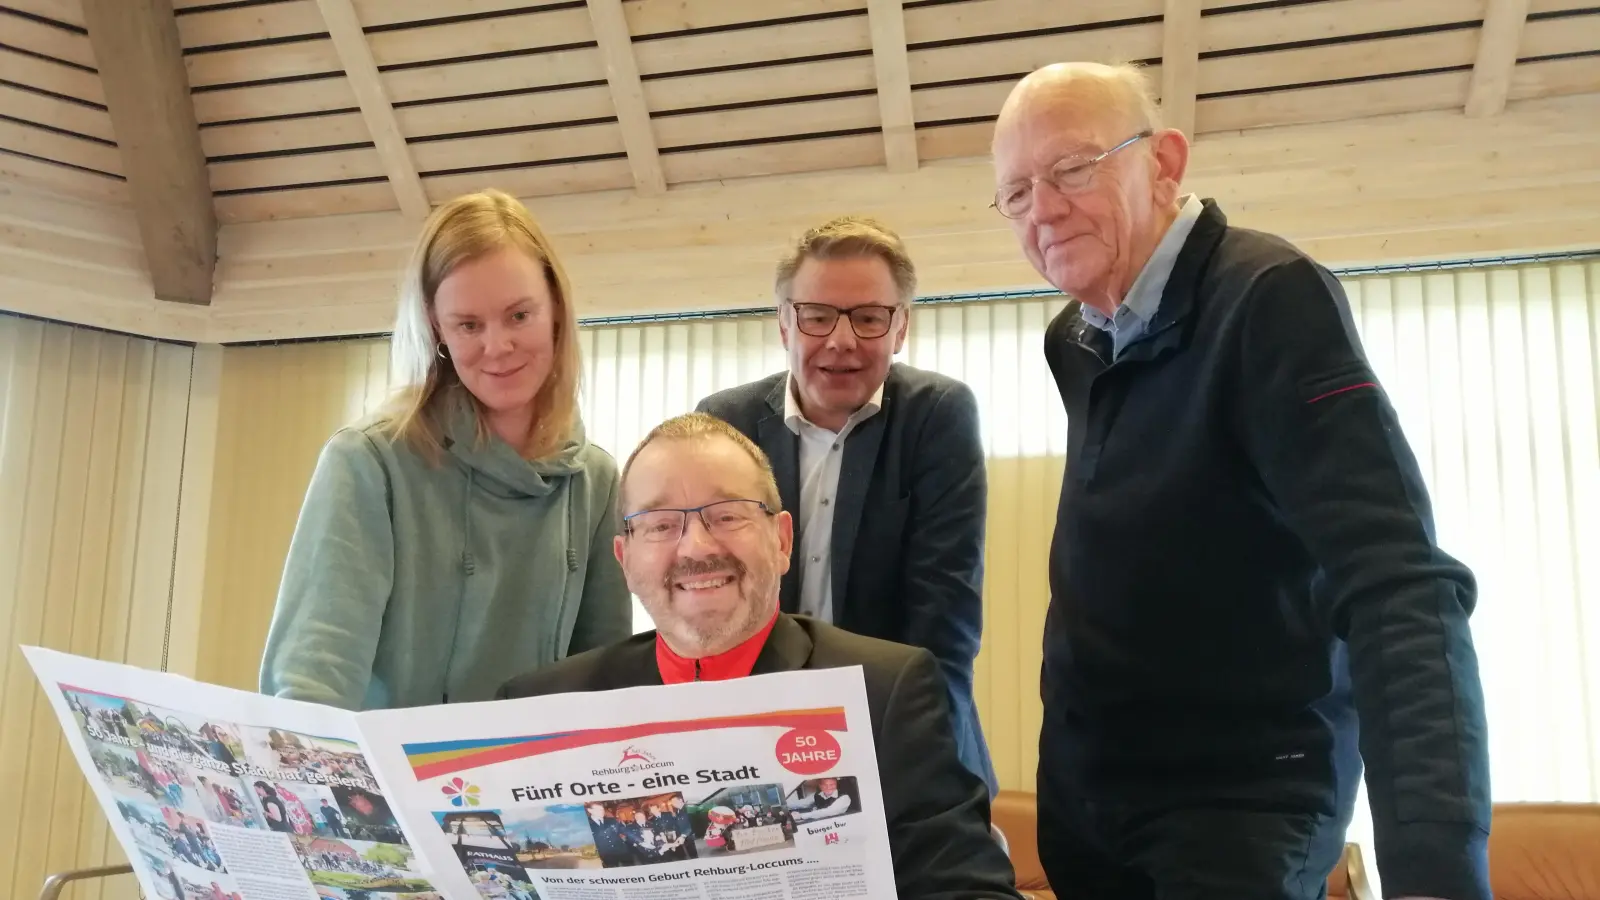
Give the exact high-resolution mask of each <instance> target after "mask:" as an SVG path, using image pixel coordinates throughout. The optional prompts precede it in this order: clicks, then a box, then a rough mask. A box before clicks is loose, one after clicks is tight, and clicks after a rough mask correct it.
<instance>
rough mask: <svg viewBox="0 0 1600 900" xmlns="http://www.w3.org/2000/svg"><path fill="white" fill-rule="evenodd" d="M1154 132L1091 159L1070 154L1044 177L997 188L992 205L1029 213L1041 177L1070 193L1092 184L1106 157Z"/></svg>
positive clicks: (1006, 212)
mask: <svg viewBox="0 0 1600 900" xmlns="http://www.w3.org/2000/svg"><path fill="white" fill-rule="evenodd" d="M1152 134H1155V132H1154V131H1151V130H1150V129H1148V128H1147V129H1145V130H1144V131H1141V132H1139V133H1138V134H1136V135H1134V136H1133V137H1131V138H1128V139H1127V140H1125V141H1123V142H1122V143H1120V144H1118V145H1116V146H1115V147H1112V148H1111V149H1110V150H1107V151H1106V152H1104V153H1101V154H1098V155H1096V156H1091V157H1089V158H1088V159H1084V158H1082V157H1077V156H1069V157H1067V158H1066V159H1063V160H1061V161H1060V162H1058V163H1056V164H1055V165H1054V166H1052V167H1051V168H1050V174H1049V175H1047V176H1045V177H1043V178H1029V179H1026V180H1024V181H1013V182H1011V183H1010V184H1002V185H1001V186H1000V187H999V188H998V189H997V190H996V191H995V192H994V202H993V203H990V204H989V207H990V208H991V209H995V210H999V212H1000V215H1002V216H1005V217H1006V218H1008V219H1020V218H1022V217H1023V216H1025V215H1027V214H1028V210H1030V209H1033V186H1034V185H1036V184H1038V183H1039V182H1041V181H1043V182H1047V183H1049V185H1050V186H1051V187H1053V188H1055V189H1056V193H1058V194H1062V195H1064V196H1068V197H1070V196H1072V195H1073V194H1076V193H1077V192H1078V191H1081V190H1083V189H1084V188H1086V187H1088V186H1089V183H1090V182H1091V181H1093V180H1094V170H1095V167H1096V166H1098V165H1099V164H1100V163H1101V162H1102V161H1104V160H1105V158H1106V157H1108V156H1110V155H1111V154H1113V153H1115V152H1117V151H1118V150H1121V149H1122V148H1124V147H1131V146H1133V145H1134V144H1137V143H1138V142H1140V141H1142V140H1144V139H1145V138H1147V137H1150V136H1151V135H1152Z"/></svg>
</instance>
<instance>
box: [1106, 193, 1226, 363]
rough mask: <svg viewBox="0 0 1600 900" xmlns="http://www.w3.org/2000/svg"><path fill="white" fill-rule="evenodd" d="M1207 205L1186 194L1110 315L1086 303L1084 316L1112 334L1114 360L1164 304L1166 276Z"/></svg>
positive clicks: (1142, 332)
mask: <svg viewBox="0 0 1600 900" xmlns="http://www.w3.org/2000/svg"><path fill="white" fill-rule="evenodd" d="M1204 209H1205V206H1204V205H1203V204H1202V203H1201V202H1200V198H1199V197H1198V196H1196V195H1194V194H1189V195H1188V196H1187V197H1185V198H1184V201H1183V206H1181V207H1180V208H1179V209H1178V217H1177V218H1176V219H1173V220H1172V225H1171V227H1169V228H1168V229H1167V233H1166V234H1165V235H1163V236H1162V238H1161V243H1159V244H1157V245H1156V250H1155V252H1154V253H1152V254H1150V260H1149V262H1146V263H1145V264H1144V268H1143V269H1141V270H1140V271H1139V277H1138V278H1136V279H1134V281H1133V287H1131V288H1129V289H1128V296H1126V297H1124V298H1122V303H1121V304H1119V305H1118V306H1117V312H1116V314H1115V315H1114V316H1111V317H1109V318H1107V316H1106V314H1105V313H1103V312H1101V311H1100V310H1098V309H1095V308H1094V307H1092V306H1089V305H1088V304H1084V306H1083V320H1084V321H1085V322H1088V323H1089V324H1090V325H1093V326H1094V327H1096V328H1098V329H1100V330H1101V331H1104V332H1107V333H1109V334H1110V335H1111V358H1112V359H1113V360H1115V359H1116V358H1117V357H1119V356H1121V355H1122V351H1123V350H1125V349H1127V348H1128V346H1129V345H1130V344H1132V343H1133V342H1134V341H1137V340H1138V339H1139V338H1140V337H1141V336H1142V335H1143V334H1144V330H1145V329H1146V328H1147V327H1149V325H1150V320H1151V319H1154V318H1155V317H1156V311H1157V310H1159V309H1160V308H1161V295H1162V294H1163V293H1165V292H1166V290H1167V279H1168V278H1171V277H1172V267H1173V266H1174V265H1176V264H1177V262H1178V252H1179V251H1180V250H1182V249H1183V245H1184V242H1186V241H1187V240H1188V239H1189V232H1190V231H1193V230H1194V223H1195V222H1197V221H1199V220H1200V213H1201V211H1202V210H1204Z"/></svg>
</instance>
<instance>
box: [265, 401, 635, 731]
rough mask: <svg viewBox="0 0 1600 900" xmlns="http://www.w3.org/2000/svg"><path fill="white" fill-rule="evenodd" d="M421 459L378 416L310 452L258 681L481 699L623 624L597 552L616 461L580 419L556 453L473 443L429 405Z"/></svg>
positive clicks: (386, 702) (361, 694)
mask: <svg viewBox="0 0 1600 900" xmlns="http://www.w3.org/2000/svg"><path fill="white" fill-rule="evenodd" d="M444 419H445V441H444V443H445V445H446V452H445V454H443V455H442V457H441V459H440V462H439V463H438V464H437V465H432V464H430V463H429V462H428V461H427V460H425V459H424V458H423V457H422V456H420V455H419V454H418V453H416V452H415V451H413V450H412V449H411V447H410V446H409V445H408V444H406V443H404V442H397V441H395V440H394V439H392V438H390V437H389V436H388V435H387V434H386V433H385V432H384V431H383V430H381V429H380V428H379V427H378V426H377V425H375V424H372V425H367V426H364V427H349V428H344V429H342V430H340V431H339V432H337V433H336V434H334V436H333V437H332V438H331V439H330V440H329V441H328V443H327V445H326V446H325V447H324V448H323V450H322V454H321V456H320V457H319V459H318V461H317V466H316V471H315V472H314V473H313V474H312V476H311V485H310V487H309V488H308V490H307V492H306V498H305V504H304V506H303V507H302V508H301V510H300V518H299V521H298V523H297V524H296V526H295V532H294V537H293V539H292V540H291V542H290V544H289V554H288V558H287V560H286V561H285V563H284V571H283V581H282V583H281V585H280V586H279V589H278V603H277V607H276V609H275V610H274V611H273V616H272V627H271V630H270V632H269V633H268V635H267V647H266V653H265V656H264V657H263V659H262V663H261V691H262V693H265V694H273V695H276V696H279V697H291V698H294V699H297V700H306V701H310V702H313V703H323V704H328V705H332V706H338V707H342V708H344V709H353V710H359V709H391V708H397V707H407V706H423V705H427V704H433V703H446V702H465V701H475V700H490V699H493V698H494V694H495V691H496V690H497V689H498V688H499V687H500V685H501V684H503V683H504V682H506V681H507V680H508V679H510V678H511V677H513V676H515V675H518V674H520V673H523V672H527V671H530V670H532V669H534V668H536V667H539V666H542V665H545V664H547V663H551V662H554V661H556V660H558V659H561V658H563V657H564V656H567V655H568V654H571V653H577V652H578V651H580V650H587V649H589V648H591V647H600V646H604V645H606V644H609V643H613V642H615V641H619V640H621V639H623V638H625V637H627V636H628V635H630V634H632V632H633V625H632V619H633V606H632V600H631V598H630V596H629V593H628V588H627V585H626V583H625V582H624V580H623V576H622V570H621V569H620V568H619V567H618V565H617V562H616V558H615V557H614V556H613V555H612V548H611V544H612V538H613V537H614V536H615V535H616V534H617V529H618V519H617V512H616V507H617V486H618V477H617V464H616V461H615V460H613V459H612V458H611V456H610V455H609V454H608V453H606V451H604V450H602V449H600V448H599V447H596V446H594V445H593V444H590V443H589V442H588V441H587V440H586V439H585V438H584V433H583V426H582V423H581V422H579V423H576V424H575V426H574V429H573V434H572V436H571V438H570V439H569V440H568V441H567V443H566V445H565V446H564V447H563V448H562V449H561V450H560V451H558V452H557V453H555V454H554V455H552V456H550V457H547V458H545V459H540V460H535V461H528V460H524V459H523V458H522V457H521V456H520V455H519V454H518V453H517V452H516V451H515V450H514V449H512V447H511V446H510V445H509V444H507V443H505V442H504V441H502V440H500V439H499V438H497V437H490V438H488V439H487V440H485V441H482V442H480V441H479V440H478V438H477V431H476V417H475V415H474V414H473V410H472V407H471V404H470V403H469V402H467V401H465V400H464V396H463V395H462V394H460V393H459V392H458V393H456V394H454V395H452V396H450V397H448V398H446V400H445V416H444Z"/></svg>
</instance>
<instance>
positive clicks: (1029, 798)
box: [990, 791, 1050, 891]
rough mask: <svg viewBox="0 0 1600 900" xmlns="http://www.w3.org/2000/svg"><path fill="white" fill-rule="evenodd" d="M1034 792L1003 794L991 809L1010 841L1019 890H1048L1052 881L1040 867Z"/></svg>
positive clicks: (1009, 850)
mask: <svg viewBox="0 0 1600 900" xmlns="http://www.w3.org/2000/svg"><path fill="white" fill-rule="evenodd" d="M1037 802H1038V801H1037V800H1036V799H1035V797H1034V795H1033V793H1032V792H1031V791H1001V792H1000V794H999V795H998V796H996V797H995V798H994V803H993V804H991V806H990V813H991V816H990V817H991V818H992V819H993V820H994V824H995V826H996V827H997V828H998V829H999V830H1000V832H1001V833H1002V834H1003V835H1005V836H1006V838H1007V853H1008V854H1009V855H1010V856H1011V868H1012V869H1014V870H1016V873H1017V890H1019V891H1048V890H1050V882H1049V880H1048V879H1046V878H1045V877H1044V867H1043V866H1042V865H1040V864H1039V843H1038V838H1037V835H1038V831H1039V826H1038V815H1039V813H1038V806H1037Z"/></svg>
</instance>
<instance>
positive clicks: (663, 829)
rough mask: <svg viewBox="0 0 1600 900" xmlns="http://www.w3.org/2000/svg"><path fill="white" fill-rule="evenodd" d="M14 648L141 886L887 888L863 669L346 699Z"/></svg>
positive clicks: (383, 897)
mask: <svg viewBox="0 0 1600 900" xmlns="http://www.w3.org/2000/svg"><path fill="white" fill-rule="evenodd" d="M23 651H24V653H25V655H26V656H27V658H28V660H29V662H30V663H31V664H32V665H33V668H34V670H35V672H36V674H37V675H38V677H39V680H40V682H41V684H42V685H43V687H44V689H45V692H46V694H47V695H48V696H49V699H50V702H51V704H52V706H53V708H54V709H55V711H56V713H57V716H58V718H59V719H60V720H61V723H62V726H63V729H64V731H65V734H66V738H67V742H68V744H69V746H71V747H72V749H73V752H74V754H75V755H76V757H77V759H78V762H79V765H80V766H81V767H82V769H83V771H84V774H85V775H86V776H87V777H88V779H89V781H90V784H91V786H92V788H93V790H94V793H95V795H96V797H97V798H98V799H99V800H100V803H101V805H102V807H103V808H104V810H105V812H106V815H107V816H108V818H109V819H110V821H111V825H112V830H113V832H114V833H115V834H116V835H117V838H118V840H119V841H120V842H121V843H122V845H123V848H124V849H125V851H126V853H127V855H128V859H129V860H130V861H131V862H132V864H133V866H134V870H135V873H136V875H137V876H138V878H139V881H140V884H141V887H142V888H143V891H144V893H145V896H146V897H148V898H159V900H486V898H487V900H688V898H695V900H833V898H864V897H871V898H875V900H876V898H892V897H894V896H895V892H894V876H893V867H892V862H891V859H890V856H889V843H888V833H887V828H886V824H885V821H884V818H883V802H882V797H881V794H880V787H879V783H878V777H877V762H876V751H875V748H874V747H873V742H872V728H871V720H870V716H869V713H868V710H867V705H866V694H865V689H864V687H863V683H862V679H861V672H860V670H859V669H833V670H824V671H813V672H794V673H784V674H780V675H763V676H756V677H753V678H745V679H739V680H736V681H725V682H709V683H696V684H688V685H673V686H666V687H648V688H634V689H627V690H620V691H609V692H603V693H592V694H565V695H558V696H552V697H541V698H529V699H523V700H506V701H498V702H493V703H472V704H458V705H451V706H437V707H426V708H420V709H407V710H390V711H370V712H364V713H351V712H348V711H345V710H339V709H334V708H331V707H325V706H319V705H316V704H309V703H301V702H297V701H292V700H282V699H279V698H274V697H266V696H262V695H259V694H254V693H249V692H245V691H237V690H233V689H229V688H222V687H217V686H215V685H208V684H203V683H200V682H196V681H193V680H191V679H188V678H184V677H181V676H176V675H171V674H166V673H160V672H152V671H148V670H144V669H138V668H135V667H131V666H124V665H119V664H115V663H106V662H101V661H97V660H93V659H86V658H83V657H77V656H72V655H69V654H65V653H59V652H56V651H52V650H44V649H40V648H36V647H24V648H23Z"/></svg>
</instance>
